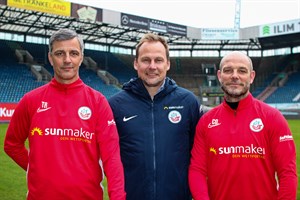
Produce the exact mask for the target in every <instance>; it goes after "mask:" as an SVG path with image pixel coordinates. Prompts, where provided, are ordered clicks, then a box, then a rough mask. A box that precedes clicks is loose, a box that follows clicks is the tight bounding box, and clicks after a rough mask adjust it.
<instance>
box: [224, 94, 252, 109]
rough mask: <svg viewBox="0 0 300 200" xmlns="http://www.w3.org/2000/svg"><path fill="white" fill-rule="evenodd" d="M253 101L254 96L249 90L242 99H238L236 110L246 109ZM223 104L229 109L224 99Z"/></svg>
mask: <svg viewBox="0 0 300 200" xmlns="http://www.w3.org/2000/svg"><path fill="white" fill-rule="evenodd" d="M253 101H254V97H253V96H252V94H251V93H250V92H249V94H248V95H247V96H246V97H245V98H244V99H242V100H240V101H239V105H238V107H237V109H236V110H237V111H238V110H243V109H247V108H249V107H251V106H252V105H253ZM223 105H224V106H225V107H226V108H227V109H231V108H230V106H229V105H228V104H227V103H226V101H225V99H224V101H223ZM231 110H232V109H231Z"/></svg>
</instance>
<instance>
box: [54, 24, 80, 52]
mask: <svg viewBox="0 0 300 200" xmlns="http://www.w3.org/2000/svg"><path fill="white" fill-rule="evenodd" d="M75 37H76V38H77V39H78V42H79V45H80V49H81V52H82V54H83V50H84V43H83V40H82V38H81V37H79V35H78V34H77V33H76V31H74V30H71V29H66V28H63V29H59V30H58V31H56V32H54V33H53V34H52V35H51V37H50V39H49V52H50V53H51V52H52V46H53V43H54V42H55V41H64V40H71V39H73V38H75Z"/></svg>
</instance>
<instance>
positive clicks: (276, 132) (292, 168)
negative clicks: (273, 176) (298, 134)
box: [269, 112, 298, 199]
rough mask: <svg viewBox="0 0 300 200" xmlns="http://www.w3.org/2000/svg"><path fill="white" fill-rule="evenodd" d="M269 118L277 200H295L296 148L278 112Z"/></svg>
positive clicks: (296, 181) (296, 180)
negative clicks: (277, 188) (276, 181)
mask: <svg viewBox="0 0 300 200" xmlns="http://www.w3.org/2000/svg"><path fill="white" fill-rule="evenodd" d="M271 118H272V119H271V120H272V121H269V124H271V127H270V132H271V134H270V135H271V142H270V145H271V152H272V159H273V163H274V165H275V170H276V172H277V177H278V182H279V190H278V199H296V193H297V184H298V178H297V172H296V148H295V143H294V140H293V137H292V133H291V131H290V129H289V127H288V124H287V121H286V120H285V118H284V117H283V116H282V114H281V113H280V112H278V113H275V116H274V117H271Z"/></svg>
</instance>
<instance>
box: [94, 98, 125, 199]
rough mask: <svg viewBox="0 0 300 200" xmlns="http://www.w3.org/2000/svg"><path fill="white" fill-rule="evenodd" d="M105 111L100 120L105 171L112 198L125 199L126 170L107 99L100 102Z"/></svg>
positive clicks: (101, 152) (100, 142) (99, 138)
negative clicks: (124, 169)
mask: <svg viewBox="0 0 300 200" xmlns="http://www.w3.org/2000/svg"><path fill="white" fill-rule="evenodd" d="M100 105H101V107H102V108H101V109H102V110H103V113H101V119H100V120H99V123H101V124H100V130H99V133H100V134H99V137H98V143H99V146H100V156H101V160H102V162H103V167H104V172H105V175H106V177H107V184H108V195H109V199H110V200H125V199H126V193H125V188H124V186H125V183H124V171H123V165H122V162H121V156H120V146H119V136H118V132H117V127H116V124H115V121H114V118H113V114H112V111H111V108H110V106H109V104H108V102H107V100H106V99H105V100H103V102H101V103H100Z"/></svg>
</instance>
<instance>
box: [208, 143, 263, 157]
mask: <svg viewBox="0 0 300 200" xmlns="http://www.w3.org/2000/svg"><path fill="white" fill-rule="evenodd" d="M209 151H210V152H212V153H214V154H215V155H231V156H232V157H233V158H264V156H265V154H266V150H265V148H263V147H259V146H255V145H254V144H251V145H249V146H228V147H219V148H218V149H217V150H216V149H215V148H213V147H210V149H209Z"/></svg>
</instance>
